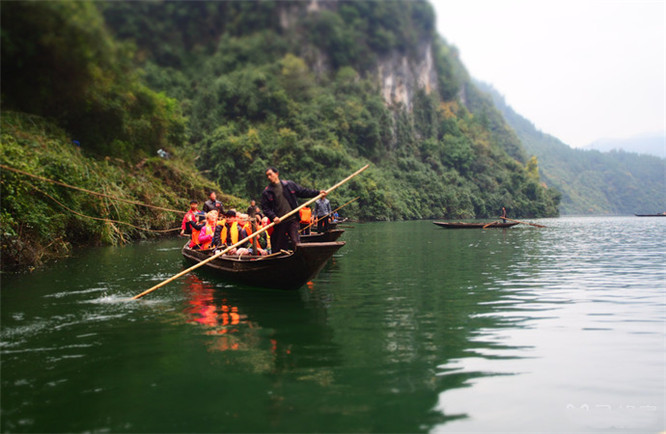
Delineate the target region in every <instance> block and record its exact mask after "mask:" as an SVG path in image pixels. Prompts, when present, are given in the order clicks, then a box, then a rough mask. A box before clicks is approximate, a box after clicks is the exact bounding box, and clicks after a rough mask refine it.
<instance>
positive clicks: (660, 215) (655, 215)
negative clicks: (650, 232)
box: [634, 212, 666, 217]
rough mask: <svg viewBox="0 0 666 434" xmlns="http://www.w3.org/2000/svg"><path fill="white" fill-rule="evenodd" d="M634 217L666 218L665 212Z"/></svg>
mask: <svg viewBox="0 0 666 434" xmlns="http://www.w3.org/2000/svg"><path fill="white" fill-rule="evenodd" d="M634 215H635V216H636V217H666V212H662V213H661V214H634Z"/></svg>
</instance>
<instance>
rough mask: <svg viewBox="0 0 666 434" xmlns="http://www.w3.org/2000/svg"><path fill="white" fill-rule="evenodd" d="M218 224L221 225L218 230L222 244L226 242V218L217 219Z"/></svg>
mask: <svg viewBox="0 0 666 434" xmlns="http://www.w3.org/2000/svg"><path fill="white" fill-rule="evenodd" d="M217 225H218V226H222V229H221V230H220V241H221V242H222V244H226V243H227V220H226V219H222V220H218V221H217Z"/></svg>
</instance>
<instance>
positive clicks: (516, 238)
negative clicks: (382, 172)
mask: <svg viewBox="0 0 666 434" xmlns="http://www.w3.org/2000/svg"><path fill="white" fill-rule="evenodd" d="M664 220H666V219H664ZM545 223H546V224H547V226H548V228H545V229H535V228H531V227H520V226H519V227H516V228H512V229H508V230H498V229H493V230H479V231H470V230H465V231H454V230H444V229H440V228H437V227H435V226H434V225H432V223H430V222H396V223H377V224H365V225H360V224H359V225H356V227H355V228H354V230H348V231H347V232H346V233H345V235H344V237H345V241H347V245H346V246H345V248H343V249H341V250H340V251H339V252H338V253H337V254H336V255H335V257H334V258H333V260H332V261H331V262H330V263H329V264H328V265H327V266H326V267H325V269H324V270H323V271H322V273H321V274H320V275H319V276H318V277H317V278H316V279H314V280H313V281H312V282H309V283H308V284H307V285H306V286H304V287H303V288H301V289H300V290H299V291H293V292H284V291H271V290H259V289H253V288H248V287H244V286H239V285H232V284H228V283H226V282H223V281H221V280H219V279H217V278H216V276H215V275H213V274H211V273H206V272H199V271H197V272H195V273H191V274H189V275H187V276H185V277H183V278H181V279H180V280H178V281H177V282H174V283H172V284H170V285H167V286H166V287H164V288H161V289H160V290H159V291H156V292H154V293H152V294H150V295H149V296H147V297H145V298H144V299H142V300H141V301H139V302H134V301H132V302H128V301H127V298H128V297H130V296H131V295H134V294H136V293H139V292H141V291H143V290H144V289H146V288H148V287H150V286H153V285H154V284H155V283H157V282H158V281H160V280H162V279H165V278H167V277H169V276H170V275H172V274H175V272H177V271H180V270H181V269H182V268H183V262H182V258H181V257H180V255H179V251H178V250H179V246H180V244H181V241H180V240H168V241H162V242H159V243H140V244H137V245H133V246H128V247H126V248H112V249H93V250H92V251H91V253H90V254H87V255H85V254H81V255H80V256H79V257H77V258H72V259H70V260H67V261H61V262H59V263H57V264H54V265H52V266H51V267H49V268H47V269H45V270H42V271H39V272H35V273H33V274H30V275H21V276H6V277H5V276H3V288H2V293H1V294H0V295H1V296H2V304H1V305H0V308H1V313H2V316H1V322H2V323H1V324H2V328H1V329H0V349H1V350H2V353H1V357H2V365H1V369H2V372H1V374H2V375H1V378H0V381H1V385H2V401H1V402H0V405H1V410H2V420H1V422H0V424H1V428H2V431H32V432H34V431H43V432H52V431H112V432H156V431H168V432H229V431H230V432H293V431H299V432H304V431H307V432H312V431H322V430H326V431H332V432H350V431H351V432H359V431H371V432H426V431H433V432H456V431H494V430H497V429H502V430H505V431H510V432H520V431H523V432H533V431H537V430H539V431H544V430H547V431H607V430H613V429H614V430H620V431H622V430H624V431H636V430H638V431H648V432H657V431H658V430H660V429H663V426H664V416H663V414H664V397H663V394H664V372H663V355H664V353H665V350H666V348H665V347H664V321H665V319H666V315H665V310H666V303H665V302H664V301H665V300H664V278H665V271H664V270H665V265H666V262H665V255H666V251H665V247H664V246H665V244H664V239H665V237H664V235H665V229H666V225H664V224H662V223H661V221H659V222H655V221H652V222H650V221H647V220H641V219H631V218H611V219H573V218H571V219H557V220H549V221H547V222H545ZM663 223H666V221H664V222H663ZM72 408H76V409H77V411H75V412H73V411H71V409H72Z"/></svg>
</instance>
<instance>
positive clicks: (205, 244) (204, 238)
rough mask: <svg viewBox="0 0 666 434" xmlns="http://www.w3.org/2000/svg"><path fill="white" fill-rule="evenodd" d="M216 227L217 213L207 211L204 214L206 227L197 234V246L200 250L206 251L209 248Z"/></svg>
mask: <svg viewBox="0 0 666 434" xmlns="http://www.w3.org/2000/svg"><path fill="white" fill-rule="evenodd" d="M216 225H217V211H208V212H207V213H206V225H205V226H204V227H203V228H202V229H201V232H199V245H200V247H201V250H208V249H210V248H211V245H212V244H213V235H215V226H216Z"/></svg>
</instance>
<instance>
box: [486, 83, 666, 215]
mask: <svg viewBox="0 0 666 434" xmlns="http://www.w3.org/2000/svg"><path fill="white" fill-rule="evenodd" d="M478 86H479V87H481V88H483V89H484V91H486V92H488V93H489V94H491V95H492V97H493V99H494V100H495V104H496V106H497V107H498V108H499V109H500V110H501V111H502V114H503V116H504V118H505V119H506V120H507V122H508V123H509V124H511V126H512V127H513V128H514V130H515V131H516V132H517V134H518V135H519V137H520V138H521V140H522V142H523V143H524V144H525V148H526V149H527V150H529V152H531V153H534V154H535V155H536V156H537V157H538V158H539V160H540V161H543V162H544V164H543V165H542V167H541V176H542V178H543V179H544V180H546V181H547V182H548V183H549V184H550V185H553V186H554V187H555V188H557V189H558V190H560V191H561V192H562V204H561V211H562V213H563V214H574V215H584V214H593V215H595V214H596V215H604V214H608V215H632V214H635V213H636V214H656V213H661V212H664V210H666V177H665V174H666V160H664V159H662V158H658V157H655V156H650V155H638V154H634V153H628V152H618V151H612V152H605V153H602V152H599V151H591V150H582V149H572V148H570V147H569V146H567V145H565V144H564V143H562V142H561V141H560V140H558V139H556V138H555V137H553V136H550V135H548V134H544V133H541V132H539V131H537V129H536V128H535V127H534V125H533V124H532V123H531V122H530V121H528V120H527V119H525V118H523V117H522V116H520V115H519V114H517V113H516V112H514V111H513V110H512V109H511V107H509V106H508V105H507V104H506V102H505V101H504V98H502V96H501V95H499V94H498V93H497V91H495V90H494V89H493V88H492V87H490V86H488V85H484V84H481V83H479V84H478Z"/></svg>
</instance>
